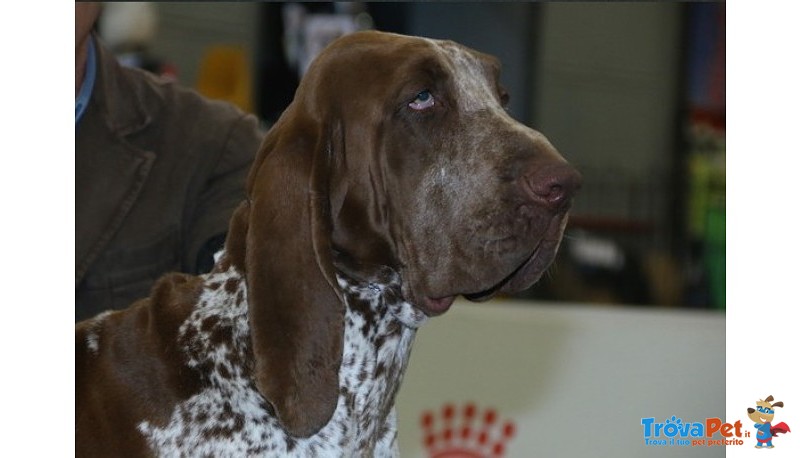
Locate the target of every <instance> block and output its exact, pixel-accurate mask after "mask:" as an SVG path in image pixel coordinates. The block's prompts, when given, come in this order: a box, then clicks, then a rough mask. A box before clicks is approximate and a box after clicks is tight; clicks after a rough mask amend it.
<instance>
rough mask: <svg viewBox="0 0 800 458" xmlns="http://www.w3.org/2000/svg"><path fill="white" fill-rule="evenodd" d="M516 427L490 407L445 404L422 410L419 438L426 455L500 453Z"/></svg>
mask: <svg viewBox="0 0 800 458" xmlns="http://www.w3.org/2000/svg"><path fill="white" fill-rule="evenodd" d="M515 430H516V427H515V425H514V422H512V421H511V420H505V421H501V420H500V418H499V416H498V414H497V411H496V410H494V409H491V408H487V409H484V410H482V411H480V412H479V411H478V408H477V407H476V406H475V404H472V403H469V404H465V405H464V406H460V407H456V406H455V405H453V404H445V405H443V406H442V407H441V409H440V411H439V412H434V411H426V412H423V413H422V431H423V433H422V438H423V439H422V440H423V443H424V445H425V449H426V450H427V452H428V456H429V457H430V458H455V457H459V458H487V457H493V458H494V457H502V456H504V455H505V453H506V449H507V444H508V441H509V440H511V438H513V437H514V432H515Z"/></svg>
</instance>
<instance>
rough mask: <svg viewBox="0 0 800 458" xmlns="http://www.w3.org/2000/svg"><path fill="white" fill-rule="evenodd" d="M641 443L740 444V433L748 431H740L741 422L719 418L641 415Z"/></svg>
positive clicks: (741, 441) (667, 444)
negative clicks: (642, 416) (646, 416)
mask: <svg viewBox="0 0 800 458" xmlns="http://www.w3.org/2000/svg"><path fill="white" fill-rule="evenodd" d="M642 433H643V435H644V444H645V445H648V446H656V447H714V446H721V445H742V444H744V440H743V439H742V438H743V437H750V431H742V422H741V421H738V420H737V421H736V422H735V423H724V422H723V421H722V420H720V419H719V418H706V419H704V420H703V421H691V422H690V421H684V420H683V419H681V418H678V417H676V416H675V415H673V416H672V418H667V419H666V420H664V421H663V422H659V421H656V419H655V418H654V417H650V418H642Z"/></svg>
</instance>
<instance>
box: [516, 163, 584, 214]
mask: <svg viewBox="0 0 800 458" xmlns="http://www.w3.org/2000/svg"><path fill="white" fill-rule="evenodd" d="M582 181H583V178H582V177H581V174H580V173H578V171H577V170H575V169H574V168H572V167H571V166H570V165H569V164H567V163H563V162H562V163H557V164H552V165H546V166H537V167H532V168H531V169H529V170H528V172H527V173H525V174H524V175H523V176H522V177H521V178H520V184H521V186H522V188H523V189H524V190H525V193H526V195H527V196H528V197H529V198H530V199H531V200H533V201H534V202H536V203H537V204H539V205H544V206H545V207H548V208H549V209H551V210H553V211H558V210H562V209H564V208H568V207H569V204H570V202H571V201H572V197H573V196H574V195H575V192H576V191H577V190H578V189H580V187H581V182H582Z"/></svg>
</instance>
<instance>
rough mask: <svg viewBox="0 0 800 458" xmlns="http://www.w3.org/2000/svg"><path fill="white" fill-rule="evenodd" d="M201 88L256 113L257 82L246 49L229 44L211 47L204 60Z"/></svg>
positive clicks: (200, 77) (209, 95)
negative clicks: (255, 91) (254, 88)
mask: <svg viewBox="0 0 800 458" xmlns="http://www.w3.org/2000/svg"><path fill="white" fill-rule="evenodd" d="M197 91H198V92H199V93H201V94H203V95H204V96H206V97H209V98H212V99H218V100H225V101H228V102H231V103H233V104H234V105H236V106H238V107H239V108H241V109H242V110H244V111H246V112H248V113H252V112H253V84H252V77H251V74H250V65H249V63H248V60H247V56H246V54H245V51H244V49H242V48H240V47H235V46H226V45H215V46H211V47H209V48H208V50H207V51H206V53H205V55H204V56H203V59H202V61H201V63H200V69H199V71H198V77H197Z"/></svg>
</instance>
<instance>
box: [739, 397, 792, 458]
mask: <svg viewBox="0 0 800 458" xmlns="http://www.w3.org/2000/svg"><path fill="white" fill-rule="evenodd" d="M775 407H783V402H781V401H775V399H773V397H772V395H770V396H767V397H766V399H759V400H758V401H756V406H755V408H753V407H748V408H747V417H748V418H750V420H751V421H752V422H753V423H754V425H755V428H756V431H757V433H756V448H774V447H775V446H774V445H772V438H773V437H776V436H777V435H778V434H786V433H789V432H792V430H791V429H789V425H787V424H786V423H784V422H780V423H777V424H775V425H773V424H772V420H773V419H774V418H775Z"/></svg>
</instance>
